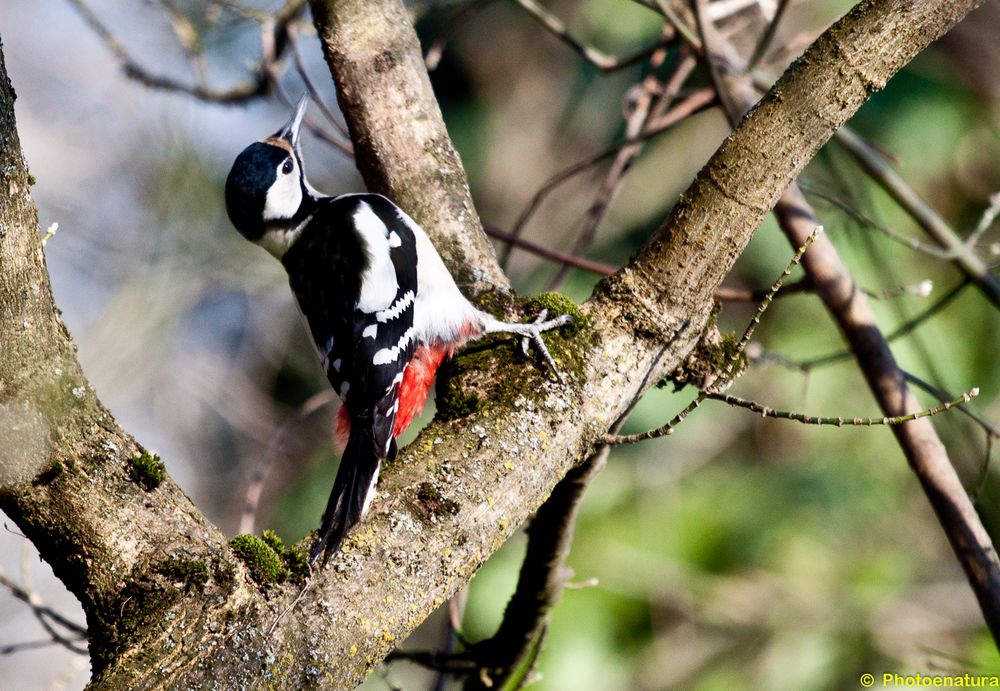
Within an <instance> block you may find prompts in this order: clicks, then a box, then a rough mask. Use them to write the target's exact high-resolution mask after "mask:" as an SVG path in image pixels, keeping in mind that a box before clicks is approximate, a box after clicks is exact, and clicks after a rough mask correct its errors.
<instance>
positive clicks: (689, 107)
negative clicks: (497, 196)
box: [500, 89, 715, 267]
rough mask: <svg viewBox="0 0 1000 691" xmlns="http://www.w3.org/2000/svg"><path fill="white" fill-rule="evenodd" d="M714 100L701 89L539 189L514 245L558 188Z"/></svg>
mask: <svg viewBox="0 0 1000 691" xmlns="http://www.w3.org/2000/svg"><path fill="white" fill-rule="evenodd" d="M714 100H715V94H714V92H713V91H712V90H711V89H699V90H697V91H694V92H692V93H691V94H690V95H688V96H687V97H686V98H685V99H684V100H682V101H681V102H680V103H678V104H677V105H676V106H674V107H673V108H671V109H670V110H668V111H667V112H666V113H664V114H663V116H662V117H661V118H659V119H658V120H657V121H656V122H655V123H652V124H651V125H650V126H649V127H648V128H646V129H645V130H643V132H642V133H641V134H640V135H639V136H638V137H635V138H633V139H625V140H624V141H621V142H618V143H617V144H614V145H612V146H610V147H608V148H607V149H604V150H603V151H599V152H597V153H596V154H593V155H591V156H589V157H588V158H585V159H582V160H580V161H577V162H576V163H574V164H572V165H570V166H567V167H566V168H564V169H563V170H561V171H560V172H558V173H556V174H555V175H553V176H552V177H550V178H549V179H548V180H546V181H545V182H544V183H542V185H541V187H539V188H538V191H537V192H535V194H534V195H533V196H532V197H531V199H530V200H529V201H528V203H527V204H526V205H525V207H524V209H523V210H522V211H521V214H520V215H519V216H518V218H517V220H516V221H515V222H514V225H513V226H512V227H511V230H510V236H511V238H512V240H510V241H508V242H509V243H510V242H513V241H515V240H516V239H517V238H519V237H520V236H521V233H522V232H523V231H524V228H525V227H526V226H527V224H528V221H530V220H531V218H532V216H534V215H535V212H536V211H538V209H539V208H540V207H541V205H542V202H544V201H545V199H546V198H548V196H549V195H550V194H551V193H552V192H554V191H555V190H556V188H557V187H559V186H560V185H562V184H563V183H564V182H566V181H567V180H570V179H572V178H574V177H575V176H577V175H579V174H580V173H583V172H584V171H586V170H589V169H590V168H592V167H593V166H595V165H597V164H598V163H600V162H601V161H603V160H605V159H607V158H611V157H612V156H614V155H616V154H617V153H618V152H619V151H620V150H621V149H622V148H623V147H626V146H630V145H631V144H634V143H637V142H642V141H645V140H647V139H649V138H650V137H655V136H656V135H658V134H661V133H662V132H665V131H667V130H668V129H670V128H671V127H673V126H674V125H676V124H677V123H679V122H681V121H682V120H684V119H685V118H687V117H689V116H691V115H693V114H694V113H696V112H698V111H700V110H702V109H703V108H706V107H707V106H709V105H710V104H711V103H712V102H713V101H714ZM510 249H511V245H510V244H508V246H507V248H506V250H505V251H504V252H502V253H501V257H500V264H501V266H504V267H506V265H507V262H508V260H509V258H510Z"/></svg>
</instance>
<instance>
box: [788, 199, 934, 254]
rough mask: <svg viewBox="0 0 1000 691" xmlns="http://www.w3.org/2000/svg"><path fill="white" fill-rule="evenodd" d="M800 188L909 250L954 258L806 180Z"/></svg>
mask: <svg viewBox="0 0 1000 691" xmlns="http://www.w3.org/2000/svg"><path fill="white" fill-rule="evenodd" d="M799 187H800V188H801V189H802V191H803V192H805V193H806V195H807V196H810V197H816V198H817V199H822V200H823V201H826V202H829V203H830V204H833V205H834V206H836V207H837V208H838V209H840V210H841V211H843V212H844V213H846V214H847V215H848V216H850V217H851V218H852V219H853V220H854V221H856V222H857V223H859V224H861V225H863V226H868V227H869V228H872V229H874V230H878V231H880V232H882V233H884V234H885V236H886V237H888V238H889V239H890V240H892V241H894V242H897V243H899V244H901V245H903V246H904V247H906V248H908V249H911V250H914V251H916V252H921V253H923V254H926V255H927V256H929V257H932V258H934V259H942V260H949V259H952V258H953V254H952V253H951V252H948V251H946V250H943V249H941V248H940V247H936V246H934V245H930V244H928V243H926V242H921V241H920V240H918V239H917V238H914V237H910V236H909V235H905V234H903V233H901V232H899V231H898V230H896V229H895V228H892V227H890V226H887V225H886V224H884V223H880V222H879V221H876V220H875V219H873V218H871V217H870V216H867V215H866V214H864V213H862V212H861V211H859V210H858V209H857V208H855V207H854V206H852V205H851V204H850V203H848V202H846V201H845V200H843V199H841V198H840V197H838V196H837V195H835V194H833V193H831V192H828V191H826V190H824V189H822V188H820V187H818V186H817V185H814V184H812V183H810V182H807V181H805V180H800V181H799Z"/></svg>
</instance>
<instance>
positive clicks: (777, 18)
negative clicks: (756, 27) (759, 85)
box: [747, 0, 792, 72]
mask: <svg viewBox="0 0 1000 691" xmlns="http://www.w3.org/2000/svg"><path fill="white" fill-rule="evenodd" d="M791 4H792V3H791V0H778V8H777V9H776V10H775V11H774V16H773V17H772V18H771V21H770V22H768V25H767V28H766V29H765V30H764V33H763V34H761V37H760V40H759V41H757V46H756V47H755V48H754V50H753V53H752V54H751V55H750V61H749V62H748V63H747V71H748V72H749V71H750V70H752V69H753V68H755V67H756V66H757V65H758V64H760V61H761V59H762V58H763V57H764V53H766V52H767V49H768V47H769V46H770V45H771V41H772V40H774V36H775V34H777V33H778V25H779V24H780V23H781V18H782V17H784V16H785V10H787V9H788V7H789V6H790V5H791Z"/></svg>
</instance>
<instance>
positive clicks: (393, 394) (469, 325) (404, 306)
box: [226, 97, 571, 562]
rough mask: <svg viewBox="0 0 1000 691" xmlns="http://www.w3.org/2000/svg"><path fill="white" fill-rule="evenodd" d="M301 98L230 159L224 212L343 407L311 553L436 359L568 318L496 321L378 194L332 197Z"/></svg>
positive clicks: (358, 511)
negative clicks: (278, 290) (296, 322)
mask: <svg viewBox="0 0 1000 691" xmlns="http://www.w3.org/2000/svg"><path fill="white" fill-rule="evenodd" d="M306 104H307V99H306V97H303V98H302V100H301V101H299V104H298V107H297V108H296V109H295V113H294V115H293V116H292V118H291V119H290V120H289V121H288V123H286V124H285V126H284V127H282V128H281V129H280V130H278V131H277V132H275V133H274V134H273V135H271V136H270V137H267V138H266V139H263V140H262V141H259V142H255V143H253V144H251V145H250V146H248V147H247V148H246V149H244V150H243V152H242V153H240V155H239V156H238V157H237V158H236V162H235V163H234V164H233V168H232V170H231V171H230V172H229V177H228V178H227V180H226V210H227V212H228V213H229V218H230V220H231V221H232V223H233V225H234V226H236V229H237V230H238V231H239V232H240V234H241V235H243V237H245V238H246V239H247V240H250V241H251V242H254V243H256V244H258V245H260V246H261V247H263V248H264V249H266V250H267V251H268V252H270V253H271V254H272V255H274V256H275V257H276V258H278V259H279V260H280V261H281V263H282V264H283V265H284V267H285V270H286V271H287V272H288V280H289V283H290V284H291V288H292V293H293V294H294V295H295V299H296V301H297V302H298V306H299V308H300V310H301V311H302V315H303V316H304V317H305V321H306V323H307V325H308V327H309V331H310V332H311V334H312V339H313V343H314V344H315V346H316V349H317V350H318V351H319V356H320V360H321V363H322V366H323V369H324V370H325V372H326V376H327V379H329V381H330V384H331V385H332V386H333V388H334V390H335V391H336V392H337V393H338V395H339V396H340V399H341V401H342V402H343V405H342V406H341V408H340V411H339V412H338V415H337V429H336V434H335V437H336V440H337V441H338V442H339V444H341V445H342V446H341V448H342V449H343V452H342V454H341V461H340V469H339V470H338V471H337V478H336V480H335V481H334V484H333V491H332V492H331V494H330V499H329V501H328V503H327V506H326V510H325V512H324V513H323V520H322V524H321V526H320V531H319V540H318V541H317V542H316V544H315V546H314V547H313V550H312V553H311V555H310V558H311V561H312V562H315V561H316V559H317V558H318V557H319V556H320V555H321V554H322V555H324V561H325V560H326V559H327V558H329V557H330V555H332V554H334V553H335V552H336V551H337V550H338V549H339V548H340V544H341V542H342V541H343V540H344V537H345V536H346V534H347V532H348V531H349V530H350V529H351V528H352V527H353V526H354V525H355V524H356V523H357V522H358V521H359V520H361V518H362V517H363V516H364V515H365V513H366V512H367V510H368V507H369V506H370V505H371V502H372V498H373V496H374V492H375V483H376V482H377V481H378V474H379V468H380V467H381V464H382V461H383V460H385V459H390V460H391V459H392V458H393V457H394V456H395V454H396V437H398V436H399V435H400V434H401V433H402V432H403V430H405V429H406V427H407V426H408V425H409V424H410V422H412V420H413V418H414V416H415V415H417V414H418V413H419V412H420V411H421V410H422V409H423V407H424V403H425V401H426V400H427V394H428V391H429V390H430V387H431V385H432V384H433V382H434V375H435V373H436V371H437V369H438V367H439V366H440V365H441V362H442V361H443V360H444V358H445V357H450V356H451V355H452V354H453V353H454V352H455V349H456V348H458V347H459V346H461V345H462V344H463V343H465V342H466V341H469V340H471V339H475V338H479V337H481V336H483V335H485V334H489V333H496V332H508V333H513V334H517V335H520V336H522V348H523V349H525V350H527V347H528V340H529V339H530V340H531V341H533V342H534V343H535V344H536V346H537V347H538V348H539V349H540V351H541V353H542V355H543V356H544V357H545V359H546V361H547V362H548V363H549V366H550V367H552V369H553V370H554V371H556V374H557V376H558V370H556V367H555V362H554V361H553V359H552V356H551V355H549V352H548V350H547V349H546V347H545V344H544V342H543V341H542V338H541V335H540V334H541V333H542V332H543V331H547V330H549V329H553V328H556V327H559V326H561V325H563V324H566V323H568V322H570V321H571V317H570V316H569V315H563V316H559V317H556V318H555V319H550V320H546V319H545V317H546V314H545V313H544V312H543V313H542V314H540V315H539V317H538V318H537V319H536V320H535V321H533V322H531V323H527V324H512V323H507V322H502V321H500V320H498V319H496V318H495V317H493V316H492V315H490V314H487V313H485V312H483V311H481V310H479V309H477V308H476V307H475V306H473V305H472V304H471V303H470V302H469V301H468V300H466V299H465V297H464V296H463V295H462V293H461V292H460V291H459V289H458V287H457V286H456V285H455V281H454V279H453V278H452V277H451V274H450V273H448V270H447V269H446V268H445V265H444V262H443V261H442V260H441V257H440V256H439V255H438V253H437V251H435V249H434V246H433V245H432V244H431V241H430V239H429V238H428V237H427V234H426V233H425V232H424V231H423V229H421V228H420V226H418V225H417V224H416V223H415V222H414V221H413V219H411V218H410V217H409V216H407V215H406V214H405V213H404V212H403V211H402V210H401V209H400V208H399V207H398V206H396V205H395V204H393V203H392V202H391V201H389V200H388V199H386V198H385V197H383V196H381V195H378V194H343V195H340V196H336V197H329V196H326V195H323V194H321V193H319V192H318V191H316V189H314V188H313V187H312V186H311V185H310V184H309V182H308V181H307V180H306V176H305V172H304V170H303V166H302V153H301V149H300V141H299V128H300V127H301V125H302V117H303V115H304V114H305V109H306Z"/></svg>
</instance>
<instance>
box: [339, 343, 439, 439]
mask: <svg viewBox="0 0 1000 691" xmlns="http://www.w3.org/2000/svg"><path fill="white" fill-rule="evenodd" d="M447 354H448V349H447V348H444V347H441V346H430V347H428V346H420V347H419V348H417V350H416V352H415V353H413V359H412V360H410V364H409V365H407V366H406V370H405V371H404V372H403V382H402V383H401V384H400V385H399V412H398V413H396V427H395V429H394V430H393V431H392V436H394V437H398V436H399V435H400V434H402V433H403V431H404V430H405V429H406V428H407V427H409V426H410V423H411V422H413V418H414V417H416V416H417V415H419V414H420V411H422V410H423V409H424V403H426V402H427V394H428V393H429V392H430V390H431V385H432V384H433V383H434V375H435V374H436V373H437V370H438V367H440V366H441V361H442V360H444V356H445V355H447ZM338 429H339V421H338Z"/></svg>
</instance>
